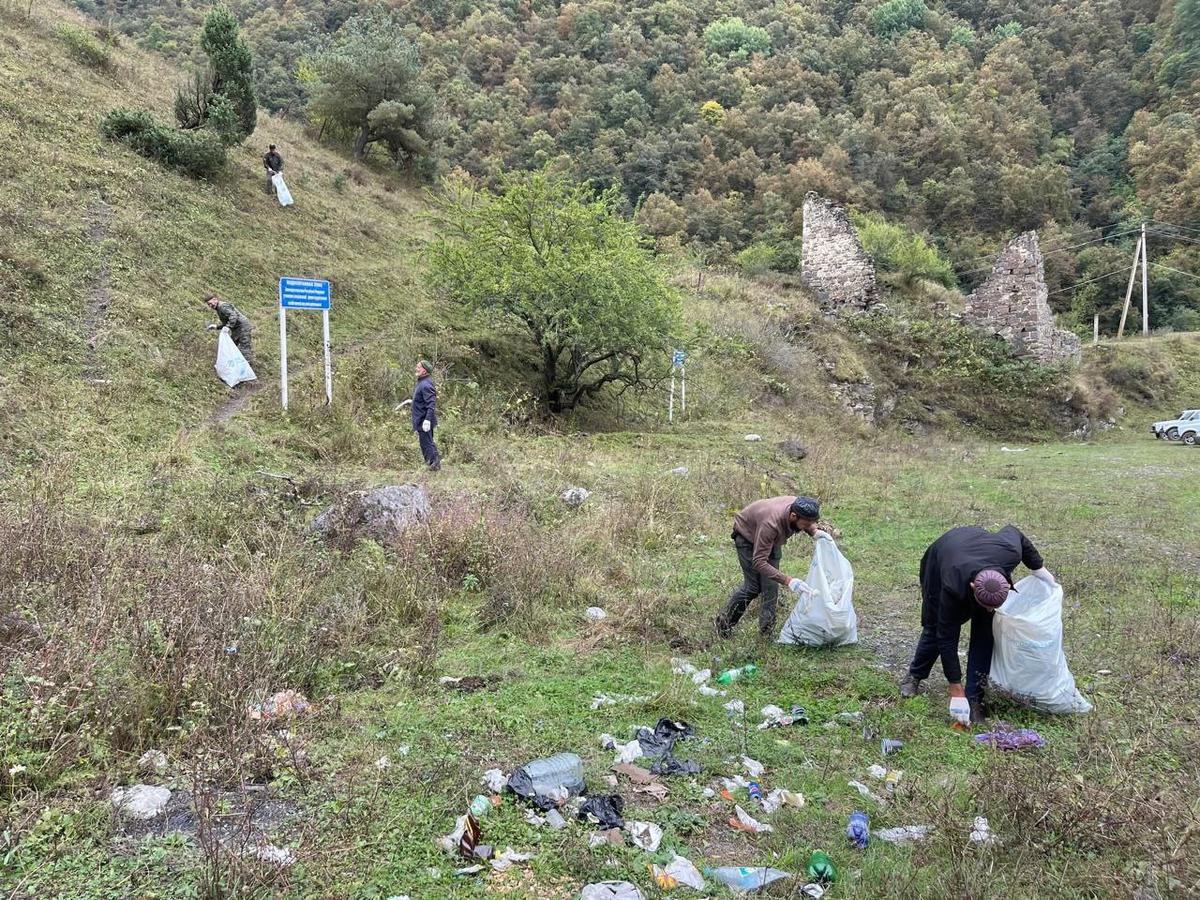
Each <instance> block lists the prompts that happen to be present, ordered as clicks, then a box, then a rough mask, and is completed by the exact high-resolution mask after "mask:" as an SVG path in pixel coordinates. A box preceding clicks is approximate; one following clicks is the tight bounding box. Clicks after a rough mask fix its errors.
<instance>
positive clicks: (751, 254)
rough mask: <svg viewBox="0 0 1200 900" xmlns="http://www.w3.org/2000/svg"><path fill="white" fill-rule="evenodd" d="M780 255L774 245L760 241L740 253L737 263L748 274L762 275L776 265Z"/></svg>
mask: <svg viewBox="0 0 1200 900" xmlns="http://www.w3.org/2000/svg"><path fill="white" fill-rule="evenodd" d="M778 256H779V254H778V252H777V251H776V250H775V248H774V247H772V246H771V245H770V244H765V243H763V242H762V241H758V242H756V243H753V244H751V245H750V246H749V247H747V248H746V249H745V250H742V251H741V252H740V253H738V255H737V264H738V267H739V268H740V269H741V270H742V271H743V272H745V273H746V274H747V275H762V274H765V273H766V272H769V271H770V270H771V269H774V268H775V267H776V266H775V264H776V260H777V258H778Z"/></svg>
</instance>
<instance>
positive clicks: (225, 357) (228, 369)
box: [216, 328, 258, 387]
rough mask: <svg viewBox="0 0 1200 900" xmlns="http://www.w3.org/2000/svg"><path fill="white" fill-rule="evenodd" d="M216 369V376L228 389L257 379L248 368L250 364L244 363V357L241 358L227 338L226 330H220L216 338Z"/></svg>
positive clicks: (234, 345) (227, 332) (230, 339)
mask: <svg viewBox="0 0 1200 900" xmlns="http://www.w3.org/2000/svg"><path fill="white" fill-rule="evenodd" d="M216 369H217V375H219V376H220V377H221V380H222V381H223V382H225V383H226V384H227V385H229V386H230V387H237V386H238V385H239V384H241V383H242V382H243V381H255V380H256V379H257V378H258V376H257V375H255V374H254V370H253V369H252V368H250V363H248V362H246V357H244V356H242V351H241V350H239V349H238V348H237V344H235V343H234V342H233V338H231V337H230V336H229V329H228V328H222V329H221V336H220V337H219V338H217V364H216Z"/></svg>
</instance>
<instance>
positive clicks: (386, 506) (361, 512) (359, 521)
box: [312, 484, 429, 544]
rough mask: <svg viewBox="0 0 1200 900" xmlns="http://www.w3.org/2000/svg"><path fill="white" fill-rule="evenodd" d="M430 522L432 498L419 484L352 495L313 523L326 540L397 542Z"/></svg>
mask: <svg viewBox="0 0 1200 900" xmlns="http://www.w3.org/2000/svg"><path fill="white" fill-rule="evenodd" d="M428 519H429V495H428V494H426V493H425V489H424V488H422V487H421V486H420V485H417V484H394V485H389V486H388V487H381V488H375V489H373V490H369V491H351V492H350V493H348V494H346V495H345V496H344V497H342V498H341V499H340V500H338V501H337V502H336V503H334V504H333V506H331V507H329V509H327V510H325V512H323V513H321V514H320V515H319V516H317V517H316V518H315V519H313V523H312V530H313V531H315V532H316V533H317V534H319V535H321V536H322V537H324V538H327V539H339V540H358V539H361V538H371V539H372V540H375V541H378V542H379V543H381V544H389V543H392V542H393V541H395V540H396V539H397V538H398V537H399V536H400V535H401V534H403V533H404V532H405V531H406V530H407V529H409V528H411V527H412V526H413V525H418V524H420V523H422V522H425V521H427V520H428Z"/></svg>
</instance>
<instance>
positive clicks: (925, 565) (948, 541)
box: [900, 525, 1055, 725]
mask: <svg viewBox="0 0 1200 900" xmlns="http://www.w3.org/2000/svg"><path fill="white" fill-rule="evenodd" d="M1020 563H1024V564H1025V566H1026V567H1027V568H1029V569H1030V570H1032V572H1033V574H1034V575H1035V576H1037V577H1038V578H1040V579H1042V580H1043V581H1045V582H1047V583H1049V584H1054V583H1055V581H1054V576H1053V575H1051V574H1050V572H1049V571H1048V570H1047V569H1046V567H1045V565H1044V563H1043V562H1042V555H1041V554H1040V553H1038V550H1037V548H1036V547H1035V546H1033V544H1032V543H1031V542H1030V540H1029V538H1027V537H1025V535H1024V534H1022V533H1021V531H1020V530H1019V529H1017V528H1015V527H1014V526H1012V525H1006V526H1004V527H1003V528H1001V529H1000V530H999V531H997V532H995V533H994V534H993V533H992V532H990V531H988V530H987V529H984V528H975V527H964V528H952V529H950V530H949V531H947V532H946V533H945V534H943V535H942V536H941V537H940V538H938V539H937V540H936V541H934V542H933V543H932V544H930V545H929V549H927V550H926V551H925V555H924V556H923V557H921V637H920V639H919V640H918V641H917V650H916V653H915V654H914V655H913V661H912V664H911V665H910V666H909V667H908V674H906V675H905V676H904V678H903V679H902V680H901V682H900V696H901V697H915V696H917V694H918V693H920V690H921V682H922V681H924V680H925V679H926V678H928V677H929V672H930V670H931V669H932V668H933V663H934V661H935V660H936V659H937V658H938V657H939V656H940V657H941V660H942V672H943V673H945V676H946V681H948V682H949V683H950V715H951V716H952V717H953V718H954V719H955V720H956V721H958V722H961V723H962V724H963V725H967V724H969V723H973V722H982V721H983V720H984V719H985V718H987V709H986V707H985V706H984V703H983V688H984V684H985V683H986V681H987V677H988V675H989V674H990V673H991V671H992V645H993V641H992V616H993V614H994V613H995V611H996V610H997V609H999V608H1000V606H1002V605H1003V604H1004V601H1005V600H1007V599H1008V593H1009V591H1010V590H1012V589H1013V581H1012V573H1013V569H1015V568H1016V567H1017V566H1018V564H1020ZM966 622H970V623H971V642H970V644H969V646H968V649H967V686H966V689H965V690H964V689H963V685H962V667H961V666H960V665H959V662H958V640H959V636H960V634H961V632H962V626H963V625H964V624H965V623H966Z"/></svg>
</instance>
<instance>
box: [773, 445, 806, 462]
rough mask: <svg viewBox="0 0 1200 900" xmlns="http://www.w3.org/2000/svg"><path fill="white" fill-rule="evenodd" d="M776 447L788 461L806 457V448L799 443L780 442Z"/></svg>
mask: <svg viewBox="0 0 1200 900" xmlns="http://www.w3.org/2000/svg"><path fill="white" fill-rule="evenodd" d="M778 446H779V450H780V452H781V453H782V454H783V455H784V456H786V457H787V458H788V459H795V460H801V459H804V457H806V456H808V448H807V447H805V446H804V445H803V444H802V443H800V442H799V441H780V442H779V445H778Z"/></svg>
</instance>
